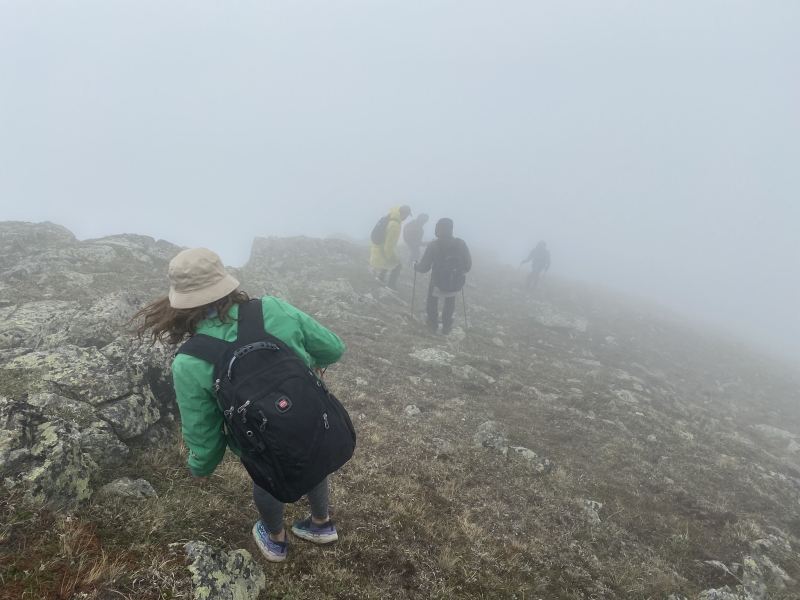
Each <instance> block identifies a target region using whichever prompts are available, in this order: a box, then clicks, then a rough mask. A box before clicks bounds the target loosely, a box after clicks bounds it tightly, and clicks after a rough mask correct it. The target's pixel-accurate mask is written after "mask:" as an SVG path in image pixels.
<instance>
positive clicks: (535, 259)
mask: <svg viewBox="0 0 800 600" xmlns="http://www.w3.org/2000/svg"><path fill="white" fill-rule="evenodd" d="M528 261H530V263H531V267H532V269H533V270H532V271H531V274H530V275H528V282H527V283H526V284H525V287H531V283H533V289H536V288H537V287H539V275H540V273H541V272H542V270H544V271H545V272H547V271H548V270H549V269H550V250H548V249H547V244H546V243H545V242H544V240H542V241H540V242H539V243H538V244H536V247H535V248H534V249H533V250H531V253H530V254H529V255H528V258H526V259H525V260H523V261H522V262H521V263H520V266H522V265H524V264H525V263H526V262H528Z"/></svg>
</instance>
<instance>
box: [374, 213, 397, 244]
mask: <svg viewBox="0 0 800 600" xmlns="http://www.w3.org/2000/svg"><path fill="white" fill-rule="evenodd" d="M391 220H392V215H391V214H388V215H385V216H383V217H381V218H380V219H378V222H377V223H375V227H373V228H372V235H371V236H370V239H371V240H372V243H373V244H375V245H376V246H381V245H383V244H384V243H385V242H386V228H387V227H389V221H391Z"/></svg>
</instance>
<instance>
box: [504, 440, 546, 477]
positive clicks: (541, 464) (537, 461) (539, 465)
mask: <svg viewBox="0 0 800 600" xmlns="http://www.w3.org/2000/svg"><path fill="white" fill-rule="evenodd" d="M511 450H513V451H514V452H516V453H517V454H519V455H521V456H522V457H523V458H525V460H527V461H528V462H529V463H531V464H532V465H533V468H534V470H535V471H536V472H537V473H540V474H542V475H546V474H547V473H549V472H550V471H552V470H553V465H552V463H551V462H550V459H549V458H544V457H543V456H539V455H538V454H536V452H534V451H533V450H530V449H528V448H525V447H523V446H511Z"/></svg>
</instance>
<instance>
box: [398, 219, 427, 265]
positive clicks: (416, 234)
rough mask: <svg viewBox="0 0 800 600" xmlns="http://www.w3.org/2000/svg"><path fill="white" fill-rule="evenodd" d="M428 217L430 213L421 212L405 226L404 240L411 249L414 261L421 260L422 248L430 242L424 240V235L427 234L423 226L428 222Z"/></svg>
mask: <svg viewBox="0 0 800 600" xmlns="http://www.w3.org/2000/svg"><path fill="white" fill-rule="evenodd" d="M428 218H429V217H428V215H426V214H421V215H419V216H418V217H417V218H416V219H414V220H413V221H411V222H410V223H407V224H406V226H405V227H403V241H404V242H405V243H406V246H408V249H409V250H411V262H412V263H415V262H417V261H419V254H420V248H421V247H422V246H427V245H428V242H423V241H422V236H424V235H425V230H424V229H423V227H424V226H425V223H427V222H428Z"/></svg>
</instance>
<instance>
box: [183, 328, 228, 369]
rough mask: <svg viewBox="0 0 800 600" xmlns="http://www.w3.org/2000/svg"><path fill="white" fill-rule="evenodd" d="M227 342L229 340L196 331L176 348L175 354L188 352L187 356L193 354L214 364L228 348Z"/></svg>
mask: <svg viewBox="0 0 800 600" xmlns="http://www.w3.org/2000/svg"><path fill="white" fill-rule="evenodd" d="M229 343H230V342H226V341H225V340H221V339H219V338H215V337H212V336H210V335H206V334H204V333H198V334H195V335H193V336H192V337H190V338H189V339H188V340H186V341H185V342H184V343H183V344H182V345H181V347H180V348H178V351H177V352H176V353H175V355H176V356H177V355H178V354H188V355H189V356H194V357H195V358H199V359H200V360H204V361H206V362H210V363H211V364H212V365H215V364H217V363H218V362H219V361H220V359H222V356H223V355H224V354H225V352H226V350H227V349H228V344H229Z"/></svg>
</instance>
